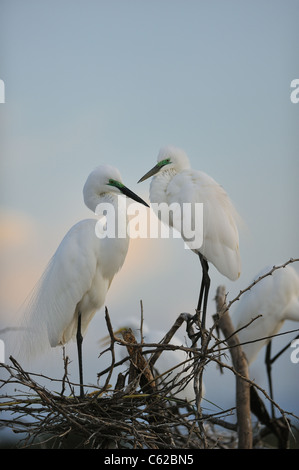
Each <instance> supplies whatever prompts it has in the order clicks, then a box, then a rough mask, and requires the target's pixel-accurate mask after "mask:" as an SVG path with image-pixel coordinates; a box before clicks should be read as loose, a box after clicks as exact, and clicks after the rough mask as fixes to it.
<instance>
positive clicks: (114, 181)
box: [108, 178, 124, 189]
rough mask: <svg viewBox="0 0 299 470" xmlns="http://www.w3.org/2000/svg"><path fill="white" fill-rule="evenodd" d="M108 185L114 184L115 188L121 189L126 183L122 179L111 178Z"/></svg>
mask: <svg viewBox="0 0 299 470" xmlns="http://www.w3.org/2000/svg"><path fill="white" fill-rule="evenodd" d="M108 185H109V186H114V187H115V188H119V189H122V188H123V187H124V185H123V184H122V183H121V182H120V181H116V180H113V179H111V178H110V179H109V182H108Z"/></svg>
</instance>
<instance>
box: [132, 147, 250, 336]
mask: <svg viewBox="0 0 299 470" xmlns="http://www.w3.org/2000/svg"><path fill="white" fill-rule="evenodd" d="M151 176H153V179H152V181H151V185H150V201H151V203H157V204H161V203H166V204H167V205H169V206H170V205H171V204H173V203H177V204H179V206H180V207H181V209H182V212H181V214H182V218H183V217H184V211H183V205H184V204H186V203H189V204H190V205H191V210H192V216H191V217H193V220H191V222H192V224H193V226H194V224H195V218H194V213H195V212H194V211H195V203H203V224H202V226H200V227H195V232H196V231H198V232H201V236H199V237H198V239H200V240H201V242H202V243H201V246H197V247H194V246H193V247H192V250H193V251H194V252H195V253H196V254H198V256H199V259H200V263H201V266H202V282H201V287H200V293H199V299H198V305H197V315H198V316H199V315H200V313H201V308H202V306H203V310H202V318H201V328H202V329H204V328H205V320H206V309H207V301H208V293H209V287H210V277H209V273H208V270H209V265H208V262H211V263H212V264H213V265H214V266H215V267H216V268H217V269H218V271H219V272H220V273H221V274H223V275H224V276H226V277H228V278H229V279H231V280H233V281H234V280H237V279H238V278H239V276H240V271H241V261H240V252H239V234H238V229H237V224H236V220H237V212H236V210H235V208H234V206H233V204H232V203H231V201H230V199H229V197H228V195H227V194H226V192H225V191H224V189H223V188H222V187H221V186H220V185H219V184H218V183H216V181H215V180H214V179H213V178H211V177H210V176H208V175H207V174H205V173H203V172H201V171H197V170H193V169H191V168H190V163H189V159H188V157H187V155H186V154H185V152H184V151H183V150H181V149H178V148H174V147H165V148H162V149H161V150H160V152H159V155H158V163H157V164H156V165H155V166H154V167H153V168H152V169H151V170H150V171H149V172H148V173H146V174H145V175H144V176H143V177H142V178H141V179H140V180H139V181H138V183H140V182H141V181H144V180H146V179H147V178H149V177H151ZM158 215H159V217H160V218H161V220H162V221H163V222H166V223H168V225H170V226H173V227H174V228H177V229H179V230H180V229H181V227H182V223H183V225H184V220H181V224H180V226H178V225H177V224H174V220H173V219H171V218H168V220H163V214H162V216H161V212H159V214H158ZM180 231H181V235H182V238H183V239H184V240H185V241H186V243H187V244H188V241H187V239H186V237H185V236H184V233H183V231H182V230H180Z"/></svg>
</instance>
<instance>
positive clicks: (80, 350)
mask: <svg viewBox="0 0 299 470" xmlns="http://www.w3.org/2000/svg"><path fill="white" fill-rule="evenodd" d="M82 342H83V336H82V334H81V313H80V312H79V313H78V327H77V348H78V363H79V380H80V397H81V398H83V397H84V388H83V365H82Z"/></svg>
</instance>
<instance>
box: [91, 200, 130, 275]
mask: <svg viewBox="0 0 299 470" xmlns="http://www.w3.org/2000/svg"><path fill="white" fill-rule="evenodd" d="M96 214H97V216H98V217H99V222H98V224H99V225H98V229H99V231H100V236H101V246H102V251H101V259H102V261H103V263H102V266H105V268H103V267H102V272H103V276H104V277H107V279H111V280H112V278H113V276H114V274H116V273H117V271H118V270H119V269H120V268H121V266H122V265H123V263H124V260H125V257H126V254H127V251H128V247H129V235H128V230H127V228H128V218H127V198H126V197H124V196H121V195H120V196H118V195H116V194H112V193H106V194H105V195H103V196H102V197H101V200H100V203H99V204H98V206H97V211H96ZM101 221H103V225H102V226H101ZM103 235H104V236H103ZM113 254H117V256H113Z"/></svg>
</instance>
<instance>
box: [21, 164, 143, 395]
mask: <svg viewBox="0 0 299 470" xmlns="http://www.w3.org/2000/svg"><path fill="white" fill-rule="evenodd" d="M83 195H84V202H85V204H86V206H87V207H88V208H89V209H91V210H92V211H93V212H95V211H96V208H97V207H98V205H99V204H101V203H105V204H106V205H107V204H108V205H109V204H110V205H111V207H112V209H113V211H114V212H113V213H114V216H115V220H120V218H121V220H125V223H126V221H127V212H126V204H125V203H124V202H123V200H124V197H123V196H122V195H125V196H127V197H129V198H131V199H134V200H135V201H137V202H139V203H141V204H144V205H145V206H148V205H147V203H146V202H144V201H143V200H142V199H141V198H140V197H139V196H137V195H136V194H135V193H133V192H132V191H131V190H129V189H128V188H127V187H126V186H125V185H124V184H123V183H122V179H121V176H120V173H119V171H118V170H117V169H116V168H113V167H111V166H108V165H101V166H98V167H97V168H96V169H95V170H94V171H92V173H91V174H90V175H89V176H88V178H87V181H86V183H85V186H84V189H83ZM105 207H107V206H105ZM120 213H121V214H120ZM120 216H121V217H120ZM115 220H114V221H113V222H115ZM97 222H98V221H97V220H96V219H85V220H82V221H80V222H78V223H77V224H76V225H74V226H73V227H72V228H71V229H70V230H69V232H68V233H67V234H66V235H65V237H64V239H63V240H62V242H61V243H60V245H59V247H58V249H57V251H56V252H55V254H54V256H53V257H52V259H51V261H50V263H49V265H48V267H47V269H46V270H45V272H44V274H43V276H42V278H41V280H40V282H39V284H38V285H37V287H36V290H35V292H34V295H33V297H32V299H31V301H30V302H29V303H28V305H27V309H26V311H25V315H24V320H23V326H24V331H25V333H24V335H23V340H22V343H23V349H21V350H23V351H24V352H25V353H27V354H32V353H36V352H38V351H40V350H42V349H44V348H45V347H46V345H50V346H51V347H55V346H58V345H64V344H65V343H67V342H68V341H70V340H71V339H75V338H76V340H77V348H78V362H79V377H80V396H81V397H83V396H84V389H83V368H82V341H83V336H84V334H85V332H86V330H87V327H88V325H89V322H90V321H91V319H92V318H93V316H94V314H95V313H96V311H97V310H98V309H100V308H101V307H102V306H103V304H104V302H105V298H106V294H107V292H108V289H109V287H110V285H111V282H112V279H113V277H114V275H115V274H116V273H117V272H118V271H119V269H120V268H121V267H122V265H123V263H124V261H125V258H126V254H127V251H128V246H129V236H128V233H127V223H126V226H125V230H124V231H123V232H124V234H125V236H123V237H118V236H117V233H115V236H114V237H108V236H105V237H99V236H97V235H96V224H97ZM110 222H112V221H111V220H110ZM106 224H109V218H108V217H107V220H106Z"/></svg>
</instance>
